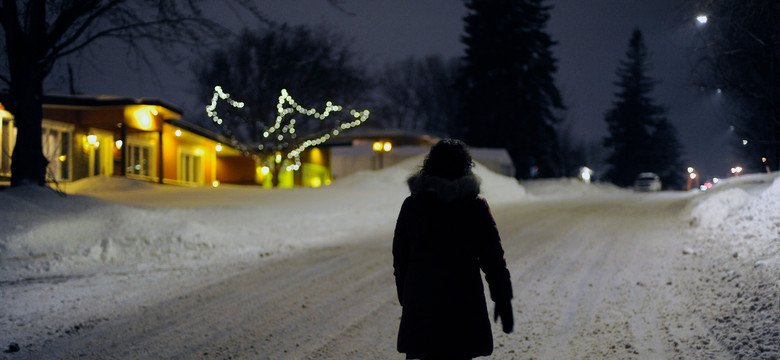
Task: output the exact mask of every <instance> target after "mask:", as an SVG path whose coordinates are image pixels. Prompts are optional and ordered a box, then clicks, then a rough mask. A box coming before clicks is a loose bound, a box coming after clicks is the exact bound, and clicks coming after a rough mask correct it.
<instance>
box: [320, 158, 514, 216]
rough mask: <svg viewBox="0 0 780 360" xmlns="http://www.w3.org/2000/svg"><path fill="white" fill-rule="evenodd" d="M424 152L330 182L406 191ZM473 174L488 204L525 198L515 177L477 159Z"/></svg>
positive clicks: (345, 185)
mask: <svg viewBox="0 0 780 360" xmlns="http://www.w3.org/2000/svg"><path fill="white" fill-rule="evenodd" d="M424 160H425V154H421V155H417V156H413V157H410V158H409V159H406V160H404V161H402V162H400V163H398V164H396V165H394V166H392V167H390V168H386V169H382V170H378V171H360V172H357V173H355V174H352V175H350V176H348V177H345V178H344V179H339V180H337V181H335V182H334V183H333V185H332V186H333V187H335V188H342V189H343V188H349V189H362V190H367V189H370V190H383V189H384V190H387V191H392V192H396V193H398V192H400V193H405V194H408V193H409V190H408V187H407V185H406V179H408V178H409V176H411V175H412V174H414V173H415V172H417V171H419V170H420V168H421V167H422V164H423V161H424ZM473 171H474V174H475V175H477V176H478V177H479V178H480V179H481V180H482V186H481V190H482V193H481V195H482V196H484V197H485V199H487V200H488V202H489V203H490V204H501V203H507V202H515V201H521V200H525V199H527V198H528V196H527V194H526V192H525V189H524V188H523V186H522V185H520V184H519V183H518V182H517V180H516V179H514V178H511V177H508V176H504V175H501V174H497V173H495V172H493V171H491V170H490V169H488V168H487V167H485V166H483V165H482V164H480V163H479V162H475V164H474V170H473Z"/></svg>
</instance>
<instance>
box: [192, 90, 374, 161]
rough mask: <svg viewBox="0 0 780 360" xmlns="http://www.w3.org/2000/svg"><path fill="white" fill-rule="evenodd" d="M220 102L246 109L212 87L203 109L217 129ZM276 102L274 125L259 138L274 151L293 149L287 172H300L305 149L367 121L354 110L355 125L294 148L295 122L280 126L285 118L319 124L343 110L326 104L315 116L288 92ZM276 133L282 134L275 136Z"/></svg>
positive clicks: (365, 114) (365, 113)
mask: <svg viewBox="0 0 780 360" xmlns="http://www.w3.org/2000/svg"><path fill="white" fill-rule="evenodd" d="M219 100H224V101H225V102H227V103H228V104H229V105H231V106H233V107H235V108H239V109H240V108H243V107H244V106H245V105H244V103H243V102H240V101H236V100H233V99H232V98H231V97H230V94H228V93H226V92H224V91H223V90H222V87H221V86H215V87H214V95H213V96H212V98H211V104H210V105H209V106H207V107H206V113H207V114H208V116H209V117H210V118H211V119H212V120H213V121H214V122H215V123H217V124H218V125H222V123H223V120H222V118H220V117H219V115H218V114H217V111H216V108H217V102H218V101H219ZM278 101H279V102H278V103H277V105H276V112H277V116H276V121H275V122H274V124H273V126H271V127H268V128H267V129H265V130H264V131H263V134H262V135H263V138H264V139H273V140H272V141H276V142H277V144H278V145H279V146H277V147H276V149H279V148H287V147H288V146H290V147H292V149H293V150H291V151H289V152H288V153H287V158H288V159H290V160H294V164H293V165H290V166H288V167H287V171H292V170H299V169H300V167H301V160H300V154H301V153H303V152H304V151H305V150H306V149H307V148H309V147H311V146H316V145H320V144H322V143H325V142H326V141H328V140H330V138H331V136H337V135H339V134H340V133H341V131H344V130H348V129H350V128H353V127H356V126H358V125H360V124H362V123H363V122H365V121H366V120H368V117H369V115H370V112H369V111H368V110H363V111H357V110H355V109H350V111H349V114H350V115H352V117H353V118H354V119H355V120H354V121H352V122H349V123H337V124H336V125H335V126H334V127H333V128H332V129H330V130H328V131H327V132H325V134H324V135H322V136H320V137H318V138H316V139H306V140H304V141H302V142H300V143H298V144H295V141H293V140H294V139H296V138H297V135H296V130H295V125H296V120H295V119H292V118H290V120H289V121H288V122H287V124H286V125H283V124H282V122H283V121H284V119H285V117H287V116H288V115H291V114H294V113H296V112H297V113H298V114H300V115H303V116H306V117H314V118H315V119H318V120H325V119H327V118H328V117H329V116H330V115H331V113H337V112H341V111H342V110H343V107H342V106H340V105H334V104H333V102H331V101H328V102H326V103H325V108H324V109H323V110H322V112H318V111H317V109H314V108H311V109H307V108H305V107H304V106H302V105H300V104H298V103H297V102H296V101H295V100H294V99H293V98H292V96H290V94H289V93H288V92H287V89H282V90H281V92H280V94H279V98H278ZM277 130H281V131H279V132H276V131H277ZM274 133H276V136H275V137H271V134H274ZM288 134H289V135H288ZM272 148H273V147H271V148H268V149H267V150H272ZM257 149H258V150H260V151H263V150H264V149H266V146H264V145H262V144H261V145H259V146H258V147H257ZM277 159H278V158H277ZM277 162H278V161H277Z"/></svg>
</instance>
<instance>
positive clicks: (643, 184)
mask: <svg viewBox="0 0 780 360" xmlns="http://www.w3.org/2000/svg"><path fill="white" fill-rule="evenodd" d="M634 190H636V191H660V190H661V178H660V177H658V175H656V174H655V173H651V172H643V173H641V174H639V175H638V176H637V177H636V180H634Z"/></svg>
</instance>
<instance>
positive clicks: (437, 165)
mask: <svg viewBox="0 0 780 360" xmlns="http://www.w3.org/2000/svg"><path fill="white" fill-rule="evenodd" d="M472 167H474V162H473V161H472V160H471V154H469V148H468V146H467V145H466V144H465V143H464V142H463V141H460V140H457V139H444V140H441V141H439V142H438V143H436V145H434V146H433V147H432V148H431V151H430V152H429V153H428V155H427V156H426V157H425V162H424V163H423V167H422V170H420V172H421V173H422V174H425V175H430V176H437V177H441V178H445V179H450V180H452V179H457V178H459V177H463V176H466V175H470V174H471V168H472Z"/></svg>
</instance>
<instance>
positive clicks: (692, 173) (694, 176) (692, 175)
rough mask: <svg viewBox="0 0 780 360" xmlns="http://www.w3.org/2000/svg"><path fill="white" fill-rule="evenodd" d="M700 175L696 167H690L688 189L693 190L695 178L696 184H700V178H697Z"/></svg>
mask: <svg viewBox="0 0 780 360" xmlns="http://www.w3.org/2000/svg"><path fill="white" fill-rule="evenodd" d="M698 177H699V174H698V173H697V172H696V169H694V168H693V167H692V166H689V167H688V191H690V190H691V187H692V186H693V180H696V186H698V185H699V180H698V179H697V178H698Z"/></svg>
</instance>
